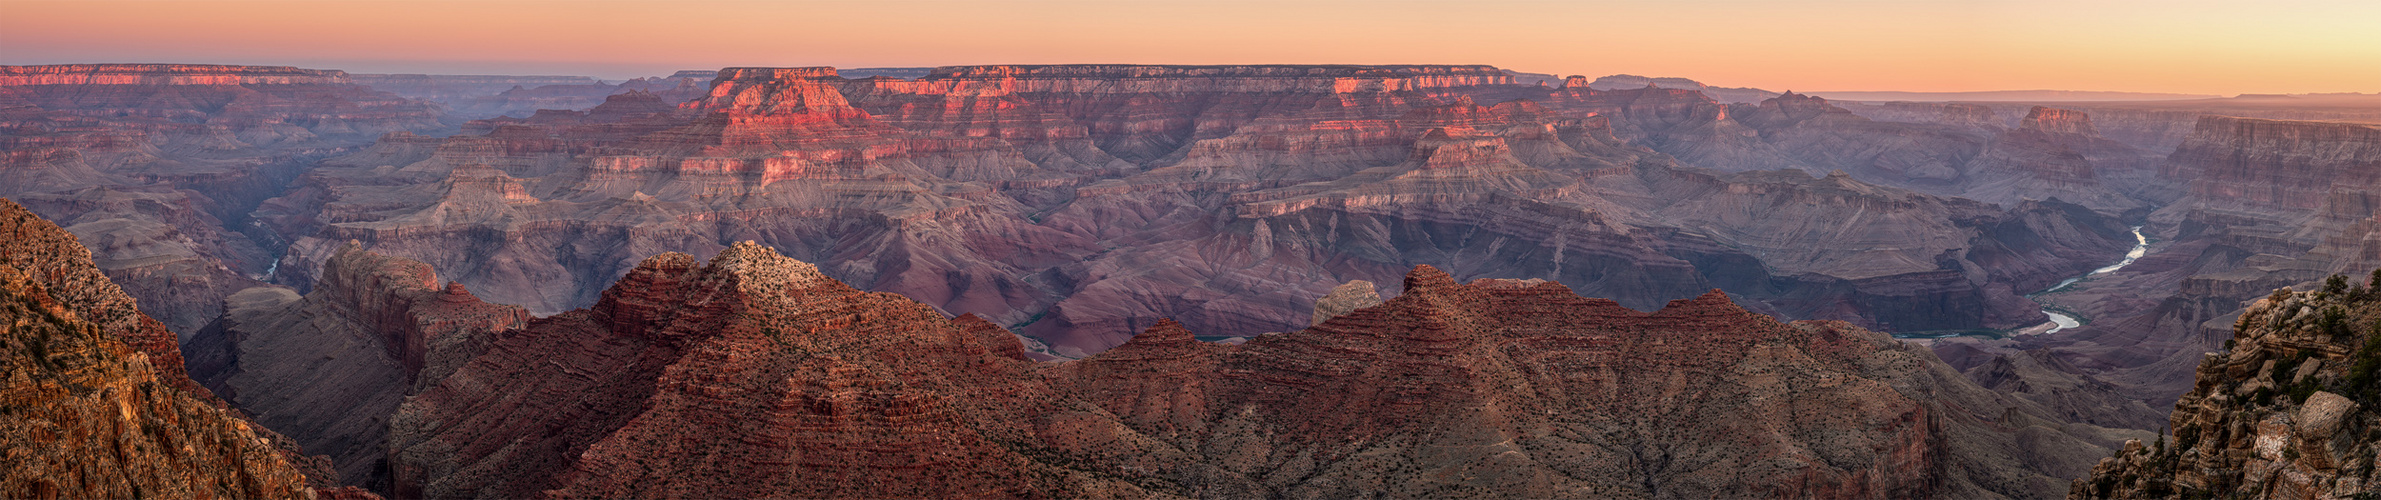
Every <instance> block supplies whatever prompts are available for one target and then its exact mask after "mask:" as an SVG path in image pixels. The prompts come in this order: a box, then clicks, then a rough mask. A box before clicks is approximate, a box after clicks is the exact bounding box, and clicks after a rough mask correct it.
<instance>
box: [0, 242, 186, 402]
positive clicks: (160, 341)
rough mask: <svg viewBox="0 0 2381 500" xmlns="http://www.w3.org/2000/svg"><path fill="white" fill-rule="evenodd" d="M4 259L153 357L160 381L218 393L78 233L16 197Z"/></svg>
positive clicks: (85, 318)
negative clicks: (96, 261) (95, 261)
mask: <svg viewBox="0 0 2381 500" xmlns="http://www.w3.org/2000/svg"><path fill="white" fill-rule="evenodd" d="M0 261H4V262H5V263H7V264H8V265H9V266H11V267H14V268H16V269H17V270H18V271H19V272H21V273H24V275H25V276H26V279H31V280H34V283H36V284H38V285H40V286H41V288H42V289H43V290H44V291H43V293H44V294H45V295H47V296H48V297H51V299H50V300H54V301H56V302H57V303H58V304H60V306H61V307H64V308H66V309H68V310H71V311H74V312H75V315H76V316H77V319H78V321H81V322H86V323H88V324H90V325H94V326H96V327H97V328H99V331H100V334H101V335H103V336H104V338H106V339H108V340H111V341H114V342H121V343H122V344H123V345H124V346H127V347H129V348H131V349H133V350H135V351H137V352H139V353H141V355H142V356H143V357H145V358H146V359H149V360H151V361H152V362H150V363H143V364H146V365H149V366H151V367H152V369H154V370H155V374H154V376H153V377H151V379H153V380H155V381H156V382H157V383H160V384H165V385H166V386H169V387H174V388H176V389H178V390H180V391H182V392H186V393H190V395H191V396H193V397H196V398H199V399H201V400H211V399H213V398H214V396H213V395H212V394H209V393H208V392H207V391H206V389H203V388H200V387H199V386H198V384H196V383H193V382H191V380H190V375H189V372H188V371H187V370H185V369H184V368H183V366H182V350H181V348H180V344H179V343H177V342H176V341H175V338H174V332H172V331H168V330H166V329H165V325H164V324H163V323H159V322H157V320H156V319H152V318H150V317H149V316H148V315H146V314H141V311H140V309H139V307H138V305H137V302H136V301H134V300H133V298H132V297H131V296H128V295H125V294H124V289H123V288H120V287H117V286H116V284H115V283H114V282H111V281H108V278H107V275H105V274H101V273H100V272H99V268H98V266H94V265H92V263H91V250H89V249H87V248H84V246H83V245H82V243H81V242H79V241H76V239H75V236H74V235H73V234H72V233H68V232H66V231H65V230H63V229H60V228H58V226H57V225H56V224H52V223H50V221H48V220H43V219H42V218H41V216H38V215H34V214H33V212H32V211H30V210H26V209H25V207H23V206H21V205H17V204H16V203H15V202H10V201H7V200H0Z"/></svg>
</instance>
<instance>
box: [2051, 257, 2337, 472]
mask: <svg viewBox="0 0 2381 500" xmlns="http://www.w3.org/2000/svg"><path fill="white" fill-rule="evenodd" d="M2375 276H2376V277H2381V273H2375ZM2343 285H2344V283H2343ZM2343 292H2345V293H2343ZM2196 371H2197V373H2196V382H2195V383H2194V384H2193V385H2192V387H2191V389H2190V392H2189V393H2187V394H2184V395H2183V396H2182V400H2181V401H2180V402H2179V403H2177V404H2176V405H2175V408H2174V417H2173V425H2174V427H2173V429H2174V435H2173V439H2172V441H2168V440H2167V439H2165V438H2163V437H2161V438H2160V439H2159V440H2157V441H2155V442H2154V443H2150V444H2144V443H2142V442H2139V441H2134V442H2128V443H2126V444H2125V447H2124V449H2123V450H2122V451H2120V452H2118V453H2117V455H2116V456H2114V457H2110V458H2106V459H2102V460H2101V461H2100V463H2099V465H2096V466H2094V467H2093V468H2092V475H2091V476H2090V477H2087V478H2084V479H2079V480H2077V481H2076V482H2075V485H2074V487H2073V491H2072V493H2071V494H2070V497H2072V498H2214V497H2231V498H2360V497H2362V496H2370V495H2371V494H2372V492H2373V491H2374V489H2375V488H2374V485H2375V482H2376V481H2381V472H2376V469H2375V467H2374V466H2375V461H2376V460H2381V413H2376V412H2375V411H2374V409H2375V408H2381V294H2377V293H2376V292H2374V291H2371V290H2368V289H2365V288H2364V287H2356V288H2353V289H2350V288H2347V287H2346V286H2341V287H2337V288H2331V289H2328V290H2319V291H2314V292H2296V293H2293V292H2288V291H2279V292H2276V293H2274V294H2273V295H2272V296H2269V297H2267V298H2264V299H2258V300H2257V302H2256V303H2255V304H2253V305H2251V306H2250V307H2249V309H2248V311H2247V312H2246V313H2245V314H2242V315H2241V316H2240V319H2239V322H2238V324H2237V326H2236V329H2235V330H2234V337H2233V338H2232V339H2231V340H2230V341H2228V342H2226V343H2225V348H2224V349H2223V350H2222V351H2220V352H2210V353H2207V355H2206V356H2205V357H2204V358H2202V359H2201V360H2200V362H2199V366H2198V369H2197V370H2196Z"/></svg>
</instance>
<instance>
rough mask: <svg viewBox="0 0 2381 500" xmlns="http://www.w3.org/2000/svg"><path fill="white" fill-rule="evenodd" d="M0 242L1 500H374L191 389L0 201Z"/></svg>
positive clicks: (124, 306) (75, 255)
mask: <svg viewBox="0 0 2381 500" xmlns="http://www.w3.org/2000/svg"><path fill="white" fill-rule="evenodd" d="M0 235H5V236H6V238H0V245H5V246H0V403H4V408H0V462H6V463H7V464H8V466H7V467H4V468H0V496H6V497H11V498H61V497H62V498H138V497H168V498H314V497H317V496H319V495H322V494H328V495H331V496H342V495H361V496H369V495H368V494H364V493H362V492H360V491H357V490H353V489H337V490H323V491H317V490H316V489H315V488H316V487H319V486H324V485H325V483H326V482H327V480H328V478H325V477H321V476H319V475H317V476H315V477H314V478H313V481H312V483H313V484H309V483H310V481H309V477H308V476H309V474H310V473H312V474H319V473H316V472H310V470H313V471H319V470H320V468H319V467H320V464H319V463H311V462H309V461H306V460H302V459H295V458H294V454H293V453H291V449H290V448H289V446H288V445H287V444H286V441H285V439H284V438H281V437H279V436H277V435H274V434H273V433H272V432H271V431H266V430H264V429H262V428H259V427H256V426H254V424H251V423H249V422H248V421H247V420H245V419H243V418H241V416H240V415H239V414H237V413H235V412H232V411H230V410H227V409H223V408H220V407H219V406H218V404H217V403H215V402H214V398H213V396H212V395H209V394H208V393H207V392H206V390H204V389H199V388H197V385H196V384H193V383H191V381H190V379H189V378H188V377H185V376H183V375H182V369H181V366H180V365H181V357H180V355H179V353H176V352H171V351H170V349H171V346H172V339H173V334H172V333H171V332H166V331H165V330H164V327H163V326H162V325H160V324H158V323H157V321H156V320H154V319H150V318H149V317H147V316H144V315H141V314H140V312H139V311H137V310H135V309H134V304H133V301H132V300H131V299H130V298H129V297H125V296H124V294H123V292H122V291H121V290H118V289H117V288H116V286H115V285H114V284H112V283H109V282H108V281H107V280H106V279H105V278H102V277H100V274H99V271H98V270H97V269H96V268H95V267H94V266H92V265H91V262H90V252H89V251H88V250H85V249H83V247H82V246H81V245H79V244H76V243H75V242H74V238H73V237H72V236H70V235H68V234H67V233H66V231H64V230H62V229H59V228H58V227H57V226H55V225H51V224H49V223H48V222H47V221H43V220H40V219H38V218H35V217H33V216H32V214H30V213H28V212H26V211H25V210H24V209H23V208H22V207H19V206H17V205H15V204H13V203H6V202H0ZM160 342H162V345H160Z"/></svg>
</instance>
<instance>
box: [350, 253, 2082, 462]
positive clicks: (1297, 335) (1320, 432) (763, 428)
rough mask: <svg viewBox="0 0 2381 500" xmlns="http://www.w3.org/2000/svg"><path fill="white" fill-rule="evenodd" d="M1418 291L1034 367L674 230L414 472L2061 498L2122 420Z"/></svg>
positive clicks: (1882, 345) (414, 405)
mask: <svg viewBox="0 0 2381 500" xmlns="http://www.w3.org/2000/svg"><path fill="white" fill-rule="evenodd" d="M1401 288H1402V289H1403V290H1404V291H1405V292H1404V294H1402V295H1400V296H1398V297H1396V298H1393V299H1390V300H1388V301H1387V302H1385V303H1382V304H1380V305H1378V306H1373V307H1365V308H1359V309H1355V310H1354V311H1352V312H1349V313H1347V314H1344V315H1340V316H1337V317H1335V318H1331V319H1329V320H1327V321H1324V322H1322V323H1321V324H1318V325H1316V326H1314V327H1312V328H1309V329H1305V330H1303V331H1298V332H1292V333H1286V334H1274V335H1266V336H1262V337H1258V338H1255V339H1252V340H1250V341H1249V342H1248V343H1247V344H1245V345H1241V346H1224V345H1217V344H1207V343H1203V342H1198V341H1196V340H1194V339H1193V338H1192V334H1191V332H1190V331H1189V330H1186V329H1184V328H1183V327H1182V326H1181V325H1180V324H1178V323H1174V322H1171V321H1161V322H1158V323H1157V324H1155V325H1153V326H1151V327H1150V328H1149V329H1147V330H1146V331H1145V332H1143V333H1141V334H1140V335H1138V336H1135V337H1133V338H1132V339H1131V340H1130V341H1128V342H1126V343H1124V344H1123V345H1121V346H1118V347H1116V348H1115V349H1111V350H1108V351H1106V352H1104V353H1101V354H1100V355H1098V356H1094V357H1091V358H1088V359H1083V360H1077V361H1070V362H1066V363H1061V364H1040V365H1036V364H1033V363H1028V362H1024V361H1022V360H1021V357H1020V356H1018V355H1017V354H1016V353H1017V352H1018V351H1017V350H1016V339H1015V337H1013V336H1009V335H1007V334H1005V332H999V328H998V327H996V326H992V325H989V324H986V323H983V322H982V321H981V320H978V319H975V318H973V317H961V318H959V319H956V320H952V319H946V317H945V316H943V315H940V314H936V313H935V312H933V311H932V310H930V309H928V308H926V307H924V306H923V305H922V304H918V303H916V302H913V301H909V300H906V299H903V298H901V297H899V296H895V295H891V294H885V293H868V292H861V291H858V290H855V289H852V288H850V287H848V286H845V285H843V284H841V283H839V282H836V281H834V280H832V279H830V278H827V277H826V276H825V275H824V274H822V273H821V272H820V271H819V270H818V269H817V268H815V267H812V266H810V265H808V264H805V263H801V262H798V261H793V260H791V259H787V258H784V257H781V256H778V255H777V254H775V253H774V252H772V251H770V250H768V249H766V248H764V247H761V246H759V245H755V244H750V243H742V244H738V245H735V246H733V247H731V248H729V249H727V250H724V251H722V252H720V254H719V255H718V256H716V257H714V258H712V259H711V260H709V261H708V262H703V261H697V260H695V259H693V258H692V257H690V256H686V255H680V254H665V255H661V256H657V257H654V258H652V259H648V260H646V261H645V262H643V263H642V264H640V265H639V266H638V267H636V268H635V269H633V270H631V271H630V272H629V273H628V274H627V275H626V276H625V277H623V278H622V279H621V281H620V282H619V283H618V284H617V285H615V286H613V287H612V288H610V289H609V290H607V291H606V292H605V293H604V298H603V300H602V301H601V302H599V303H598V304H597V305H596V306H594V307H592V308H589V309H583V310H577V311H571V312H568V313H564V314H561V315H557V316H554V317H550V318H543V319H537V320H533V321H531V322H530V323H529V325H528V326H527V327H526V329H524V330H519V331H515V332H512V333H507V334H505V335H502V336H501V337H500V338H499V339H498V340H497V341H496V342H495V343H494V344H492V345H490V347H489V348H488V349H487V350H486V351H485V353H484V354H481V355H480V356H478V357H477V358H476V359H474V360H472V361H470V362H469V363H466V364H464V365H463V366H462V367H461V368H460V369H458V370H457V371H455V372H454V373H453V374H452V375H450V376H447V377H446V378H445V379H443V380H440V381H437V382H436V383H434V384H432V385H430V386H429V388H428V389H426V390H424V391H422V392H421V393H420V394H418V395H416V396H414V397H413V398H411V399H409V400H408V401H407V402H406V403H405V404H404V405H403V406H402V407H401V408H400V410H399V411H398V413H397V415H396V417H395V418H394V419H393V420H392V429H393V431H392V435H391V441H390V443H391V446H392V456H393V457H395V465H396V471H397V480H398V481H397V493H398V494H399V495H400V496H412V495H424V496H430V497H456V496H464V497H518V496H524V495H534V494H537V493H538V492H549V493H552V494H560V495H566V496H655V495H672V494H693V493H696V492H702V494H712V495H727V496H771V495H792V496H846V495H862V496H885V495H896V496H899V495H920V496H1040V495H1059V496H1109V495H1122V496H1142V495H1152V494H1156V495H1168V496H1171V495H1184V496H1350V495H1359V496H1371V495H1388V496H1398V497H1411V496H1444V495H1452V494H1496V495H1517V496H1530V497H1561V496H1601V497H1608V496H1664V495H1678V496H1764V495H1770V494H1784V493H1786V492H1797V493H1802V494H1808V495H1812V496H1819V497H1830V498H1886V497H1898V496H1912V495H1917V496H1927V495H1938V496H1974V495H1986V494H2001V495H2016V496H2042V495H2049V494H2055V492H2056V490H2057V488H2058V486H2056V485H2057V484H2060V483H2061V482H2062V481H2063V478H2065V477H2068V476H2071V475H2074V474H2080V473H2081V472H2082V471H2083V468H2084V467H2085V466H2086V465H2087V464H2088V460H2089V457H2091V456H2095V455H2097V454H2103V453H2106V452H2107V451H2106V450H2108V449H2109V448H2106V447H2103V446H2101V445H2095V444H2092V443H2109V444H2113V441H2111V438H2112V437H2114V436H2117V435H2119V434H2115V433H2108V432H2105V431H2090V430H2086V429H2089V428H2088V427H2072V426H2069V427H2067V428H2066V429H2067V430H2060V428H2061V427H2060V421H2059V420H2057V419H2056V417H2054V416H2053V415H2052V414H2051V413H2049V412H2048V410H2046V409H2044V408H2042V407H2040V406H2037V405H2034V404H2032V403H2029V402H2025V401H2020V400H2012V399H2007V398H2002V397H2000V396H1998V395H1997V394H1995V393H1993V392H1991V391H1989V390H1985V389H1983V388H1980V387H1976V386H1975V385H1974V384H1972V383H1969V382H1967V381H1966V379H1965V378H1962V377H1960V376H1959V375H1958V374H1957V373H1953V372H1950V371H1949V369H1948V368H1947V367H1944V366H1943V365H1942V364H1941V362H1940V361H1938V360H1935V359H1934V358H1933V357H1932V356H1931V355H1929V354H1927V352H1926V351H1925V350H1923V349H1921V348H1916V347H1911V346H1908V345H1905V344H1903V343H1901V342H1899V341H1896V340H1893V339H1890V338H1887V337H1885V336H1884V335H1882V334H1877V333H1873V332H1869V331H1866V330H1861V329H1859V328H1857V327H1852V326H1850V325H1846V324H1843V323H1831V322H1821V323H1797V324H1791V325H1789V324H1782V323H1778V322H1776V321H1773V320H1770V319H1768V318H1767V317H1764V316H1761V315H1757V314H1752V313H1749V312H1746V311H1744V310H1743V309H1741V308H1738V307H1737V306H1735V305H1734V304H1733V303H1732V302H1731V301H1730V300H1729V298H1728V297H1727V296H1726V295H1724V294H1720V293H1717V292H1713V293H1710V294H1707V295H1705V296H1702V297H1699V298H1696V299H1692V300H1680V301H1676V302H1674V303H1672V304H1671V305H1669V306H1668V307H1665V308H1663V309H1662V310H1660V311H1658V312H1653V313H1644V312H1637V311H1633V310H1629V309H1626V308H1622V307H1620V306H1619V305H1618V304H1616V303H1613V302H1611V301H1607V300H1601V299H1587V298H1582V297H1579V296H1577V295H1575V294H1572V293H1571V292H1570V291H1569V289H1568V288H1565V287H1563V286H1561V285H1559V284H1555V283H1550V282H1543V281H1515V280H1483V281H1478V282H1474V283H1472V284H1469V285H1460V284H1457V283H1455V282H1454V281H1453V280H1452V279H1451V278H1450V277H1449V276H1448V275H1447V274H1446V273H1444V272H1440V271H1438V270H1436V269H1433V268H1429V267H1421V268H1417V269H1416V270H1414V271H1413V272H1411V273H1409V275H1408V277H1407V278H1406V280H1405V281H1404V285H1403V286H1402V287H1401ZM435 350H436V349H435V348H434V349H433V351H434V352H435ZM1647 380H1654V381H1657V382H1654V383H1645V382H1644V381H1647ZM1977 412H1983V413H1977ZM862 443H866V446H860V444H862ZM2010 456H2027V457H2034V459H2031V460H2029V461H2028V464H2026V465H2018V464H2015V463H2014V462H2013V461H2012V460H2010V459H2008V458H2006V457H2010ZM993 478H998V481H990V480H991V479H993Z"/></svg>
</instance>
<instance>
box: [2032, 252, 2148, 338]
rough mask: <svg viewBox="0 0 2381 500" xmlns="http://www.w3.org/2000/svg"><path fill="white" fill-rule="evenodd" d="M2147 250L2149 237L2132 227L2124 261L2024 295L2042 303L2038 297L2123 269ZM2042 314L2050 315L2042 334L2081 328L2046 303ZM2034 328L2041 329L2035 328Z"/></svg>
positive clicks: (2081, 321) (2071, 319) (2073, 320)
mask: <svg viewBox="0 0 2381 500" xmlns="http://www.w3.org/2000/svg"><path fill="white" fill-rule="evenodd" d="M2149 248H2150V240H2149V237H2146V236H2142V235H2141V226H2133V250H2132V251H2129V252H2125V260H2120V261H2117V262H2116V263H2115V264H2109V265H2108V266H2107V267H2102V268H2099V269H2093V270H2092V272H2089V273H2084V274H2083V275H2082V276H2076V277H2073V278H2067V279H2066V281H2060V282H2059V284H2057V285H2053V286H2051V287H2050V288H2047V289H2044V290H2042V291H2039V292H2034V293H2032V294H2028V295H2026V298H2029V299H2034V302H2036V303H2042V299H2041V298H2040V297H2042V296H2043V295H2049V294H2053V293H2058V292H2059V291H2060V290H2065V289H2067V287H2069V286H2074V285H2075V283H2077V282H2080V281H2083V280H2084V279H2086V278H2090V277H2093V276H2099V275H2102V274H2108V273H2113V272H2116V270H2118V269H2124V268H2125V266H2130V265H2133V261H2136V260H2141V256H2142V255H2145V254H2148V253H2149ZM2042 314H2048V315H2050V325H2051V327H2050V329H2049V330H2044V331H2043V332H2042V333H2053V332H2057V331H2059V330H2065V329H2068V328H2075V327H2079V326H2083V320H2079V319H2076V318H2075V317H2074V316H2070V315H2068V314H2066V313H2063V312H2059V310H2058V309H2054V308H2052V307H2050V304H2047V303H2042ZM2034 328H2041V327H2040V326H2035V327H2034ZM2029 329H2030V328H2029Z"/></svg>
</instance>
